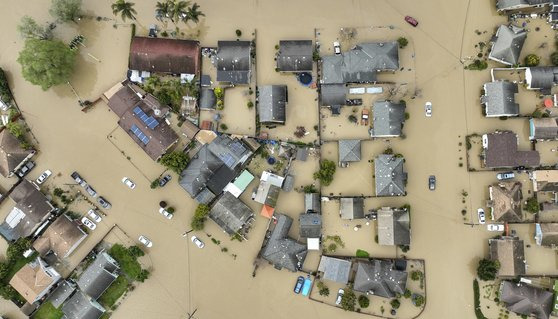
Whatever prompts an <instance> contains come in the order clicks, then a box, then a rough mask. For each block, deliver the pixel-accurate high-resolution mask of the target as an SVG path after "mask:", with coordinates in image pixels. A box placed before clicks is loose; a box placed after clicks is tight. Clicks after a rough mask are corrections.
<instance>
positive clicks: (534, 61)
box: [525, 53, 541, 66]
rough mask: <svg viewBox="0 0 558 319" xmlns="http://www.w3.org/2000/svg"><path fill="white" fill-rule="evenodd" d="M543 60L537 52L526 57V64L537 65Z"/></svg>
mask: <svg viewBox="0 0 558 319" xmlns="http://www.w3.org/2000/svg"><path fill="white" fill-rule="evenodd" d="M540 62H541V58H540V57H539V56H538V55H536V54H532V53H531V54H528V55H527V56H526V57H525V65H526V66H537V65H539V63H540Z"/></svg>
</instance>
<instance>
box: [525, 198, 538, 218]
mask: <svg viewBox="0 0 558 319" xmlns="http://www.w3.org/2000/svg"><path fill="white" fill-rule="evenodd" d="M525 209H526V210H527V211H528V212H529V213H531V214H536V213H538V212H539V209H540V208H539V201H538V200H537V199H536V198H535V197H529V199H527V202H526V204H525Z"/></svg>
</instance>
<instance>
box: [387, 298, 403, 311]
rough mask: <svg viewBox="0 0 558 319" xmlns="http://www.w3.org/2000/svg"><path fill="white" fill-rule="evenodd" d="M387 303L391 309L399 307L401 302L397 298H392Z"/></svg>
mask: <svg viewBox="0 0 558 319" xmlns="http://www.w3.org/2000/svg"><path fill="white" fill-rule="evenodd" d="M389 304H390V305H391V307H392V308H393V309H399V307H400V306H401V302H400V301H399V299H393V300H392V301H391V302H390V303H389Z"/></svg>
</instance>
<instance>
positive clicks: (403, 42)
mask: <svg viewBox="0 0 558 319" xmlns="http://www.w3.org/2000/svg"><path fill="white" fill-rule="evenodd" d="M397 43H399V48H401V49H403V48H404V47H406V46H407V44H409V40H407V39H406V38H404V37H400V38H399V39H397Z"/></svg>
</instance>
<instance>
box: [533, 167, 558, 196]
mask: <svg viewBox="0 0 558 319" xmlns="http://www.w3.org/2000/svg"><path fill="white" fill-rule="evenodd" d="M531 179H532V180H533V191H535V192H552V193H555V192H558V171H557V170H536V171H533V172H532V173H531Z"/></svg>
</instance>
